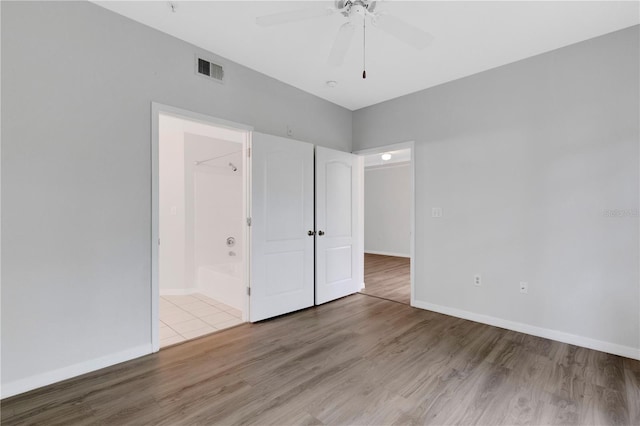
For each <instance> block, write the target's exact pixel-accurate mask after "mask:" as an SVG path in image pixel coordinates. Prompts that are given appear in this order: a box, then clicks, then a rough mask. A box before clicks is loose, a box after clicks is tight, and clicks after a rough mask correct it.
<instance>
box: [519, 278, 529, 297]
mask: <svg viewBox="0 0 640 426" xmlns="http://www.w3.org/2000/svg"><path fill="white" fill-rule="evenodd" d="M520 293H524V294H527V293H529V283H527V282H524V281H520Z"/></svg>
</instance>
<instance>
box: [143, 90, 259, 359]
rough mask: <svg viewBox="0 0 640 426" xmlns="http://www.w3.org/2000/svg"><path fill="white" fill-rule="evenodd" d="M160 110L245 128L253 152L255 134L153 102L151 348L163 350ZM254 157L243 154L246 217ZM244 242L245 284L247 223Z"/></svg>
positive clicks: (247, 144) (246, 313)
mask: <svg viewBox="0 0 640 426" xmlns="http://www.w3.org/2000/svg"><path fill="white" fill-rule="evenodd" d="M160 114H164V115H170V116H173V117H177V118H181V119H184V120H188V121H195V122H199V123H203V124H207V125H212V126H215V127H223V128H227V129H232V130H236V131H241V132H245V133H246V136H245V138H244V141H243V143H242V149H243V151H244V152H250V149H251V134H252V132H253V126H248V125H246V124H241V123H235V122H233V121H228V120H224V119H221V118H217V117H213V116H210V115H206V114H200V113H198V112H193V111H189V110H186V109H181V108H177V107H173V106H170V105H164V104H161V103H158V102H151V241H150V243H151V348H152V352H158V351H159V350H160V310H159V305H160V281H159V273H160V269H159V268H160V264H159V248H158V242H159V238H160V211H159V209H160V202H159V200H160V167H159V166H160V164H159V151H160V129H159V125H160ZM250 162H251V159H250V158H249V157H248V156H247V155H243V158H242V163H243V164H242V165H243V171H244V176H243V196H242V198H243V204H244V206H243V210H244V214H245V217H246V218H250V217H251V214H250V213H251V197H250V195H251V186H250V185H251V164H250ZM243 238H244V244H243V253H242V256H243V260H244V277H243V282H244V286H245V287H248V286H249V282H250V275H249V274H250V272H251V270H250V265H251V259H250V254H251V247H250V244H251V238H250V228H249V226H245V227H244V233H243ZM248 318H249V295H248V293H247V292H245V309H244V310H243V313H242V319H243V321H247V320H248Z"/></svg>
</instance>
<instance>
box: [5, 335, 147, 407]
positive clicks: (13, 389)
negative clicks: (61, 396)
mask: <svg viewBox="0 0 640 426" xmlns="http://www.w3.org/2000/svg"><path fill="white" fill-rule="evenodd" d="M151 349H152V348H151V344H148V345H140V346H136V347H135V348H131V349H127V350H125V351H122V352H117V353H115V354H111V355H107V356H103V357H100V358H96V359H92V360H88V361H83V362H80V363H78V364H74V365H70V366H68V367H63V368H59V369H57V370H53V371H48V372H46V373H42V374H37V375H35V376H31V377H27V378H24V379H19V380H15V381H13V382H9V383H3V384H2V391H1V392H2V394H1V395H0V398H3V399H4V398H8V397H10V396H14V395H18V394H21V393H24V392H28V391H30V390H34V389H37V388H40V387H42V386H47V385H50V384H53V383H57V382H61V381H63V380H67V379H71V378H73V377H77V376H80V375H82V374H85V373H90V372H92V371H96V370H100V369H101V368H105V367H109V366H112V365H115V364H120V363H121V362H124V361H129V360H132V359H135V358H139V357H141V356H144V355H147V354H150V353H151V352H152V350H151Z"/></svg>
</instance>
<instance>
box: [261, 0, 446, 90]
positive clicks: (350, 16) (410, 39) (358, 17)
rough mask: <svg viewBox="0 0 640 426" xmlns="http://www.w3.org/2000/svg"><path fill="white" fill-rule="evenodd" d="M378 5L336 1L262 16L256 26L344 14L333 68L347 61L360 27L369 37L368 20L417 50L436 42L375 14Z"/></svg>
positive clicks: (331, 58) (363, 0) (373, 0)
mask: <svg viewBox="0 0 640 426" xmlns="http://www.w3.org/2000/svg"><path fill="white" fill-rule="evenodd" d="M377 3H378V2H377V1H376V0H335V1H334V6H333V7H329V8H315V9H313V8H310V9H302V10H292V11H289V12H283V13H276V14H273V15H266V16H260V17H258V18H256V23H257V24H258V25H260V26H265V27H268V26H273V25H280V24H286V23H289V22H296V21H302V20H305V19H312V18H319V17H322V16H329V15H332V14H337V13H339V14H341V15H342V16H344V17H345V18H347V22H345V23H344V24H343V25H342V26H341V27H340V29H339V30H338V35H337V36H336V39H335V41H334V42H333V47H332V48H331V52H330V53H329V58H328V63H329V65H332V66H339V65H342V63H343V62H344V58H345V56H346V54H347V50H348V49H349V46H350V45H351V40H352V39H353V35H354V33H355V31H356V29H357V28H360V27H361V28H362V29H363V31H364V34H365V36H366V26H367V20H369V21H371V24H373V26H374V27H376V28H379V29H380V30H382V31H384V32H386V33H387V34H390V35H392V36H394V37H395V38H397V39H398V40H400V41H402V42H404V43H406V44H408V45H409V46H412V47H414V48H416V49H424V48H425V47H426V46H427V45H428V44H429V43H430V42H431V40H433V36H431V35H430V34H429V33H427V32H425V31H423V30H421V29H420V28H417V27H414V26H413V25H410V24H408V23H406V22H404V21H402V20H401V19H398V18H396V17H394V16H392V15H388V14H387V13H385V12H383V11H376V10H375V9H376V6H377ZM365 40H366V38H365ZM363 55H364V52H363ZM363 58H364V56H363ZM366 76H367V74H366V71H363V73H362V78H366Z"/></svg>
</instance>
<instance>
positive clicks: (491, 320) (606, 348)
mask: <svg viewBox="0 0 640 426" xmlns="http://www.w3.org/2000/svg"><path fill="white" fill-rule="evenodd" d="M412 306H414V307H416V308H420V309H426V310H428V311H433V312H438V313H440V314H445V315H450V316H453V317H457V318H462V319H467V320H471V321H475V322H479V323H482V324H488V325H493V326H495V327H500V328H506V329H507V330H513V331H518V332H520V333H525V334H530V335H532V336H537V337H544V338H546V339H551V340H556V341H558V342H563V343H569V344H571V345H576V346H582V347H585V348H589V349H595V350H597V351H601V352H607V353H610V354H614V355H620V356H624V357H627V358H632V359H637V360H640V348H633V347H631V346H623V345H618V344H617V343H611V342H605V341H602V340H595V339H591V338H588V337H583V336H577V335H575V334H570V333H565V332H563V331H558V330H551V329H548V328H542V327H537V326H534V325H529V324H524V323H520V322H514V321H509V320H505V319H502V318H496V317H492V316H489V315H482V314H477V313H474V312H469V311H463V310H461V309H455V308H450V307H447V306H441V305H434V304H431V303H427V302H422V301H420V300H413V301H412Z"/></svg>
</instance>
